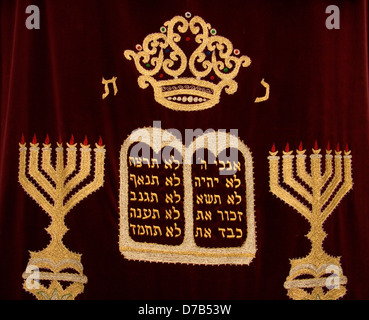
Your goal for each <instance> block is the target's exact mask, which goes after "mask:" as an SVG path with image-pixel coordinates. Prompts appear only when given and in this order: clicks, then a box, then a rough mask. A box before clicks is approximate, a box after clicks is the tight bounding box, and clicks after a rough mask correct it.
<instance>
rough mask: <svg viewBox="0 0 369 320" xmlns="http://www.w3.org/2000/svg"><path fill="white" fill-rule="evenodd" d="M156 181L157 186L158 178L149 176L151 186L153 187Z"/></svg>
mask: <svg viewBox="0 0 369 320" xmlns="http://www.w3.org/2000/svg"><path fill="white" fill-rule="evenodd" d="M155 180H156V185H157V186H158V185H159V178H158V176H151V184H152V185H154V184H155Z"/></svg>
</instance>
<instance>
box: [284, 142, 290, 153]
mask: <svg viewBox="0 0 369 320" xmlns="http://www.w3.org/2000/svg"><path fill="white" fill-rule="evenodd" d="M284 151H286V152H290V145H289V143H288V142H287V143H286V147H285V148H284Z"/></svg>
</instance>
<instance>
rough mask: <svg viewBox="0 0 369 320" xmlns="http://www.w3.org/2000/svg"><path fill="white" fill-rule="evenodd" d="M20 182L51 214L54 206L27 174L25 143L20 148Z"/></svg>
mask: <svg viewBox="0 0 369 320" xmlns="http://www.w3.org/2000/svg"><path fill="white" fill-rule="evenodd" d="M19 152H20V156H19V173H18V178H19V183H20V184H21V185H22V187H23V189H24V190H25V191H26V192H27V193H28V194H29V195H30V196H31V198H32V199H33V200H35V201H36V202H37V204H38V205H39V206H41V208H42V209H43V210H45V211H46V212H47V213H49V214H51V212H52V211H53V206H52V205H51V204H50V203H49V201H48V200H47V199H46V198H45V197H44V196H43V195H42V193H41V192H40V191H38V189H37V188H36V187H35V186H34V185H33V183H32V182H31V181H30V180H29V179H28V178H27V176H26V153H27V148H26V146H25V144H21V145H20V148H19Z"/></svg>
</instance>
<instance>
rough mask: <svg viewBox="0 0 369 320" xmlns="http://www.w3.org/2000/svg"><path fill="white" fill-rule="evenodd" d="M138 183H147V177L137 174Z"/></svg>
mask: <svg viewBox="0 0 369 320" xmlns="http://www.w3.org/2000/svg"><path fill="white" fill-rule="evenodd" d="M137 184H138V185H139V186H140V185H144V184H145V177H144V176H137Z"/></svg>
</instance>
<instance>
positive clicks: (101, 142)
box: [99, 137, 103, 147]
mask: <svg viewBox="0 0 369 320" xmlns="http://www.w3.org/2000/svg"><path fill="white" fill-rule="evenodd" d="M102 145H103V141H102V139H101V137H99V146H100V147H101V146H102Z"/></svg>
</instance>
